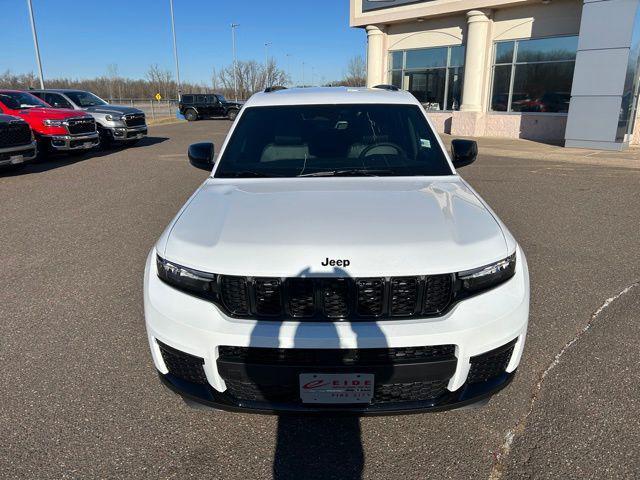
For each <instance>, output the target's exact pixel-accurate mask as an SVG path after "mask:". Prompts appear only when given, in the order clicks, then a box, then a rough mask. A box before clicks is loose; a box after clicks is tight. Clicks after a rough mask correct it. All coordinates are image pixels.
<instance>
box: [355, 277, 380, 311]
mask: <svg viewBox="0 0 640 480" xmlns="http://www.w3.org/2000/svg"><path fill="white" fill-rule="evenodd" d="M356 287H357V289H358V302H357V304H358V315H362V316H364V317H379V316H380V315H382V313H383V309H384V279H382V278H361V279H358V280H357V282H356Z"/></svg>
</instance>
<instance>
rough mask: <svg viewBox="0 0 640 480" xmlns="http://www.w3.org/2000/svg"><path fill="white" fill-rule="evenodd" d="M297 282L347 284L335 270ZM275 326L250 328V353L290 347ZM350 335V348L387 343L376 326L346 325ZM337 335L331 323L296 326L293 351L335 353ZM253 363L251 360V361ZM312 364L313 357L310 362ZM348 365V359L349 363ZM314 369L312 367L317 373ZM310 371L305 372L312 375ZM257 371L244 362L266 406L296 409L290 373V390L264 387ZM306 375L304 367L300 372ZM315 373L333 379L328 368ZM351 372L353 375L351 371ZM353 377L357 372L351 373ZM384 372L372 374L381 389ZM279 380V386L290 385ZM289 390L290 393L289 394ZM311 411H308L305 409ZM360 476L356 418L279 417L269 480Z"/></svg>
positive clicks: (360, 448) (272, 323) (270, 323)
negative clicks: (288, 400) (257, 349)
mask: <svg viewBox="0 0 640 480" xmlns="http://www.w3.org/2000/svg"><path fill="white" fill-rule="evenodd" d="M298 277H314V278H320V281H321V282H322V281H323V279H322V277H325V278H326V279H329V278H337V277H340V278H348V275H347V273H346V272H345V271H344V270H342V269H339V268H334V271H333V272H330V273H323V274H317V273H315V274H311V272H310V269H305V270H304V271H303V272H301V273H300V274H299V275H298ZM281 325H282V323H281V322H278V321H261V322H258V323H257V324H256V326H255V327H254V329H253V331H252V333H251V339H250V344H249V345H250V347H268V346H273V343H272V342H273V338H277V339H279V342H278V345H282V346H283V347H289V348H290V347H291V346H292V345H291V344H290V343H289V342H283V341H282V339H281V338H280V335H281V333H283V332H281V328H280V327H281ZM350 329H351V332H352V333H353V335H354V337H355V345H353V343H351V346H352V347H356V348H359V347H367V346H368V347H377V348H381V349H384V348H386V346H387V341H386V338H385V335H384V333H383V332H382V330H381V329H380V327H379V326H378V325H377V324H376V322H364V323H361V324H353V323H352V324H351V327H350ZM341 343H344V341H343V342H341V340H340V336H339V334H338V329H337V323H331V322H326V321H325V322H314V321H306V322H305V321H302V322H299V323H298V325H297V327H296V330H295V335H294V338H293V347H294V348H297V349H304V348H316V349H317V348H323V349H339V348H340V347H341V346H342V345H341ZM347 356H349V353H348V350H346V349H345V350H343V351H341V352H340V354H339V355H338V358H339V359H340V358H346V357H347ZM258 358H259V357H256V360H257V359H258ZM312 358H313V357H312ZM351 359H353V357H351ZM321 363H322V362H320V364H317V363H315V364H314V365H313V366H315V367H322V366H323V365H322V364H321ZM313 366H312V367H311V369H313ZM259 370H260V369H259V368H255V369H254V368H252V363H251V361H249V363H248V365H247V369H246V372H247V376H248V378H249V380H250V381H251V382H252V383H254V384H255V385H256V387H257V388H258V389H259V390H260V392H261V394H262V396H263V397H264V399H265V400H266V401H268V402H273V403H277V402H278V401H280V402H284V403H286V400H284V399H285V398H291V399H292V400H291V401H293V402H294V403H295V404H300V398H299V380H298V373H299V372H296V374H295V378H294V379H293V382H294V383H293V385H291V384H289V385H269V386H266V385H264V384H263V383H261V382H264V375H263V373H262V371H260V372H259ZM305 370H307V372H308V370H310V368H309V366H308V365H307V367H306V369H305V368H304V367H303V368H301V369H300V371H302V372H304V371H305ZM326 370H328V371H318V370H316V372H318V373H335V370H333V369H332V368H330V367H329V368H327V369H326ZM354 370H357V369H354ZM356 373H357V372H356ZM387 375H390V372H387V371H383V372H382V373H377V374H376V377H375V379H374V382H381V383H384V382H385V380H386V378H385V377H387ZM291 380H292V379H291V378H289V379H288V380H284V378H283V380H282V381H283V382H287V381H291ZM292 387H293V388H292ZM310 406H311V407H313V406H314V405H313V404H311V405H310ZM363 470H364V448H363V445H362V435H361V430H360V418H359V417H358V416H356V415H349V414H347V415H337V414H331V413H330V412H327V413H321V414H318V415H310V414H306V415H305V414H300V415H298V414H293V413H285V414H281V415H279V416H278V426H277V433H276V446H275V452H274V460H273V478H274V479H275V480H289V479H296V480H297V479H305V480H314V479H318V480H329V479H340V480H360V479H362V475H363Z"/></svg>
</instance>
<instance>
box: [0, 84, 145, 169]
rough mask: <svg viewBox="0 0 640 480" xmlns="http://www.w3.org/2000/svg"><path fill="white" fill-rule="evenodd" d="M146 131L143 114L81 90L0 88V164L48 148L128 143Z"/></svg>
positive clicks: (80, 148) (40, 155)
mask: <svg viewBox="0 0 640 480" xmlns="http://www.w3.org/2000/svg"><path fill="white" fill-rule="evenodd" d="M146 135H147V123H146V118H145V114H144V113H143V112H142V111H141V110H138V109H136V108H132V107H123V106H118V105H110V104H108V103H107V102H105V101H104V100H102V99H101V98H99V97H98V96H96V95H94V94H93V93H91V92H84V91H81V90H61V89H60V90H32V91H29V92H25V91H19V90H0V168H1V167H10V168H11V167H12V168H17V167H20V166H22V165H25V164H26V163H28V162H30V161H33V160H35V159H36V158H40V159H42V158H44V157H45V156H46V155H47V154H48V153H51V152H63V153H73V152H85V151H87V150H90V149H92V148H96V147H98V146H102V147H108V146H110V145H112V144H115V143H119V144H122V145H132V144H134V143H135V142H137V141H138V140H140V139H141V138H143V137H145V136H146Z"/></svg>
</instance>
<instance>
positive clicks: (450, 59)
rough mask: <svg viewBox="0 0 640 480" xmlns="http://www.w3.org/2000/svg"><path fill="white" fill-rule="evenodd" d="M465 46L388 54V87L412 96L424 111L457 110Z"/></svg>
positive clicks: (459, 102)
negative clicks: (401, 90)
mask: <svg viewBox="0 0 640 480" xmlns="http://www.w3.org/2000/svg"><path fill="white" fill-rule="evenodd" d="M464 54H465V51H464V46H462V45H456V46H451V47H436V48H423V49H415V50H401V51H394V52H390V54H389V83H391V84H392V85H395V86H397V87H400V88H403V89H405V90H408V91H409V92H411V93H412V94H413V95H414V96H415V97H416V98H417V99H418V100H419V101H420V102H421V103H422V104H423V106H424V107H425V108H426V109H427V110H458V109H459V108H460V104H461V100H462V99H461V95H462V80H463V66H464Z"/></svg>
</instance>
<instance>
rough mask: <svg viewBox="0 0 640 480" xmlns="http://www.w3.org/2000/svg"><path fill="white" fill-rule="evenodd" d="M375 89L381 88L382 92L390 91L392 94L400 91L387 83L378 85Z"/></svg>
mask: <svg viewBox="0 0 640 480" xmlns="http://www.w3.org/2000/svg"><path fill="white" fill-rule="evenodd" d="M373 88H379V89H381V90H389V91H391V92H397V91H398V90H400V89H399V88H398V87H396V86H395V85H387V84H385V83H383V84H380V85H376V86H375V87H373Z"/></svg>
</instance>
